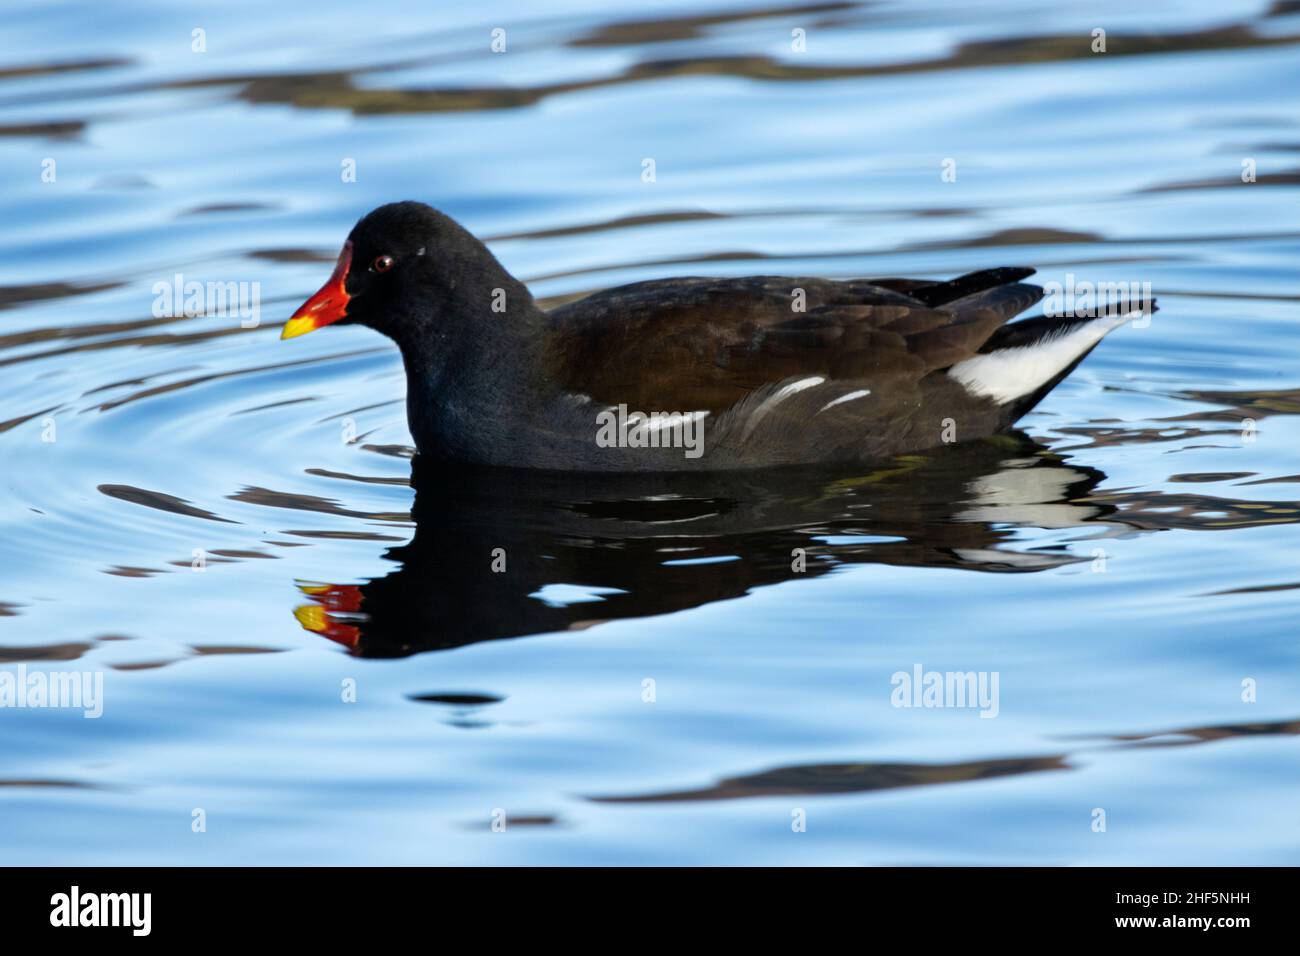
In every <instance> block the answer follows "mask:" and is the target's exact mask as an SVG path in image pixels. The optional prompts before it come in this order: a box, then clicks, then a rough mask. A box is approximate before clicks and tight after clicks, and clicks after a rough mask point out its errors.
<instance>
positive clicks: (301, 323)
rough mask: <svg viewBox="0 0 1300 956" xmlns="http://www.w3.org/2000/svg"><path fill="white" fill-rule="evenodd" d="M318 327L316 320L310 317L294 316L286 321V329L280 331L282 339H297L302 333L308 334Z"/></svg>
mask: <svg viewBox="0 0 1300 956" xmlns="http://www.w3.org/2000/svg"><path fill="white" fill-rule="evenodd" d="M315 328H316V320H315V319H312V318H310V317H304V318H293V319H290V320H289V321H288V322H286V323H284V331H282V332H281V333H280V341H284V340H285V339H296V338H297V337H298V336H300V335H306V334H307V333H308V332H310V331H312V330H313V329H315Z"/></svg>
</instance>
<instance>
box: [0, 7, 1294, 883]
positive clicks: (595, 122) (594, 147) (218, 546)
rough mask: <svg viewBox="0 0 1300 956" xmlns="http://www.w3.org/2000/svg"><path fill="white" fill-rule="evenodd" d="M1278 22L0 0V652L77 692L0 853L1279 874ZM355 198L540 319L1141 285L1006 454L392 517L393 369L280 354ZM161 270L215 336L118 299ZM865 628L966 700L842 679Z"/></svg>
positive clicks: (1288, 471)
mask: <svg viewBox="0 0 1300 956" xmlns="http://www.w3.org/2000/svg"><path fill="white" fill-rule="evenodd" d="M1293 10H1294V5H1292V4H1281V3H1279V4H1275V5H1273V6H1272V7H1270V6H1269V5H1268V4H1266V3H1257V2H1249V3H1247V2H1224V3H1215V4H1209V3H1190V2H1189V3H1182V4H1168V5H1159V6H1157V7H1156V8H1154V9H1147V8H1145V7H1144V6H1143V5H1134V4H1130V3H1123V4H1122V3H1118V2H1107V3H1089V4H1043V3H1028V2H1016V0H1006V2H999V3H988V4H978V5H972V4H966V3H944V2H939V0H932V2H923V3H916V2H910V3H888V2H886V3H871V4H858V3H851V2H845V3H822V4H817V5H812V6H804V7H800V6H799V5H794V6H785V7H781V6H773V7H770V8H762V7H752V6H750V7H746V6H744V5H741V4H738V3H733V2H729V0H718V2H717V3H716V4H713V5H709V6H706V7H703V8H701V7H700V6H699V5H698V4H695V3H687V2H684V0H682V2H676V0H669V2H656V3H651V2H646V0H642V2H640V3H638V4H636V5H634V6H628V7H626V8H625V9H622V10H620V11H619V12H617V13H615V12H612V11H611V10H610V9H609V7H608V5H607V4H598V3H595V2H582V0H564V2H563V3H559V4H547V5H545V6H544V7H538V6H537V5H535V4H526V3H522V2H506V3H492V4H474V5H463V6H460V7H454V6H453V7H451V8H447V7H446V5H439V8H438V9H437V10H436V11H434V10H432V9H431V7H430V6H429V5H428V4H417V3H413V2H400V0H399V2H391V3H387V4H385V5H383V7H382V8H376V10H375V11H374V15H373V16H370V17H366V18H365V19H363V20H358V17H357V10H356V7H355V5H354V4H338V5H325V4H319V3H312V4H306V3H293V2H290V3H285V4H277V5H274V6H268V5H266V4H253V3H244V2H227V3H222V4H219V5H217V4H214V5H212V6H211V8H210V9H202V8H198V9H197V10H194V9H191V10H178V9H177V8H176V7H175V6H174V5H170V4H152V3H144V2H135V3H132V2H127V3H120V4H112V5H97V4H90V3H84V2H81V3H50V4H41V5H37V6H35V7H32V8H25V9H24V10H22V11H21V12H19V13H16V14H14V15H13V16H10V17H7V18H6V23H5V28H4V29H5V35H6V42H5V44H4V46H3V50H4V52H3V61H2V62H0V180H2V181H3V182H4V184H5V189H4V190H3V191H2V192H0V214H2V218H3V221H4V222H5V224H6V226H5V229H4V230H0V368H3V372H2V373H0V465H2V468H3V473H2V474H3V483H4V484H3V495H0V670H3V671H4V672H8V673H14V674H17V673H19V668H25V669H26V671H27V672H28V673H32V672H40V673H47V672H54V671H61V672H75V673H77V674H82V673H85V674H88V675H92V676H94V675H100V676H101V679H102V681H103V701H102V702H103V714H102V716H101V717H99V718H97V719H86V718H84V717H83V716H82V712H81V711H80V710H76V709H72V708H21V709H19V708H0V735H2V737H0V739H2V740H3V743H4V746H3V747H2V748H0V862H4V863H10V864H35V863H170V864H180V865H189V864H211V863H223V864H234V863H259V864H261V863H266V864H269V863H313V864H317V863H319V864H334V863H493V864H508V863H559V864H583V863H614V864H623V863H651V864H658V863H665V864H671V863H678V864H680V863H690V864H694V863H704V864H722V863H756V864H759V863H761V864H787V863H788V864H944V863H949V864H952V863H955V864H966V863H1036V864H1072V865H1090V864H1157V863H1168V864H1268V863H1271V864H1277V863H1290V864H1294V863H1296V862H1297V861H1300V828H1298V825H1297V817H1296V812H1295V809H1296V793H1297V786H1298V785H1300V761H1297V759H1296V757H1297V735H1298V734H1300V671H1298V669H1297V664H1300V643H1298V642H1297V624H1296V621H1297V614H1296V611H1297V602H1298V600H1300V570H1297V562H1296V558H1297V554H1298V553H1300V552H1298V551H1297V548H1296V530H1295V524H1296V523H1297V521H1300V417H1298V416H1300V354H1298V353H1297V348H1296V345H1295V343H1296V341H1297V339H1296V324H1297V322H1300V317H1298V316H1297V301H1298V298H1300V296H1298V292H1297V282H1296V279H1297V268H1296V263H1297V261H1298V260H1297V252H1300V228H1298V221H1297V210H1298V208H1300V207H1297V199H1300V101H1298V100H1297V99H1296V96H1295V90H1296V89H1297V88H1298V81H1300V54H1298V51H1300V15H1298V14H1297V13H1296V12H1291V11H1293ZM701 11H703V12H701ZM498 28H500V29H504V30H505V31H506V32H505V41H506V49H505V51H504V52H501V53H494V52H493V51H492V49H491V43H492V31H493V30H494V29H498ZM1098 28H1101V29H1104V30H1106V34H1107V36H1106V40H1107V49H1106V52H1105V53H1093V52H1091V49H1090V46H1091V44H1092V43H1093V31H1094V30H1095V29H1098ZM196 29H200V30H202V31H204V32H203V33H202V34H200V35H199V36H200V38H201V39H202V41H203V45H204V50H203V52H196V51H195V50H194V49H193V46H194V44H195V42H196V40H195V34H194V33H193V31H194V30H196ZM793 30H803V31H804V36H805V37H806V49H805V50H804V51H803V52H796V51H795V50H793V49H792V46H791V43H792V31H793ZM646 159H653V160H654V165H655V171H656V175H655V179H654V181H653V182H644V181H643V179H642V170H643V162H644V160H646ZM948 159H951V160H954V161H955V169H956V174H957V175H956V179H955V181H944V179H943V177H941V172H942V168H943V164H944V161H945V160H948ZM47 160H53V166H52V167H51V166H50V165H49V164H48V163H47V162H46V161H47ZM1246 160H1253V161H1254V168H1255V181H1254V182H1249V183H1247V182H1243V181H1242V171H1243V161H1246ZM350 168H354V169H355V181H345V179H347V178H348V177H345V176H344V173H345V171H346V170H348V169H350ZM51 169H52V170H53V173H54V175H53V177H52V180H53V181H46V180H47V179H50V178H51V177H50V176H49V175H45V176H43V173H45V172H46V171H47V170H51ZM406 198H413V199H421V200H424V201H427V202H430V203H433V204H434V205H436V206H438V207H439V208H441V209H443V210H444V211H446V212H447V213H449V214H451V215H453V216H455V217H456V218H458V219H459V220H460V221H462V222H463V223H465V224H466V225H467V226H468V227H469V228H470V229H471V230H473V231H474V232H475V233H476V234H478V235H480V236H483V237H485V238H487V239H488V240H489V241H490V245H491V246H492V248H493V250H494V251H495V252H496V253H497V255H498V256H499V257H500V258H501V260H502V261H503V262H504V263H505V264H506V265H507V266H508V267H509V268H510V269H511V270H512V271H513V272H514V273H515V274H516V275H518V276H520V277H521V278H523V279H525V280H526V281H528V282H529V284H530V286H531V287H532V289H533V291H534V292H535V293H536V294H537V295H538V296H539V297H541V298H543V299H546V300H547V301H555V302H558V301H563V300H564V299H565V298H566V297H570V296H573V295H576V294H580V293H585V292H589V291H592V290H596V289H600V288H604V287H607V286H611V285H616V284H619V283H623V282H628V281H634V280H638V279H644V278H654V277H661V276H668V275H674V274H719V275H723V274H725V275H747V274H752V273H760V272H761V273H777V274H780V273H787V274H795V275H826V276H831V277H848V276H862V275H876V276H881V275H917V276H937V277H946V276H950V275H953V274H957V273H960V272H963V271H968V270H973V269H977V268H985V267H991V266H998V265H1022V264H1023V265H1033V266H1036V267H1037V268H1038V269H1039V276H1038V280H1039V281H1042V282H1052V281H1056V282H1061V283H1064V282H1066V281H1067V277H1068V276H1073V277H1074V278H1075V280H1076V281H1082V280H1089V281H1125V282H1134V283H1146V282H1149V283H1151V286H1152V288H1153V289H1154V291H1155V294H1156V295H1157V296H1158V297H1159V299H1160V304H1161V311H1160V312H1159V313H1158V314H1156V315H1155V316H1154V317H1153V318H1152V319H1151V321H1150V322H1149V324H1147V323H1139V326H1140V327H1136V328H1126V329H1124V330H1121V331H1119V332H1116V333H1115V334H1114V335H1112V336H1111V337H1110V339H1108V340H1107V342H1106V343H1105V344H1104V345H1103V346H1102V347H1101V348H1099V349H1098V350H1097V351H1096V352H1095V353H1094V354H1093V355H1092V356H1091V357H1090V358H1089V359H1088V360H1087V361H1086V362H1085V363H1084V365H1083V366H1081V367H1080V369H1079V370H1078V371H1077V372H1076V373H1075V374H1074V375H1072V376H1071V377H1070V379H1069V380H1067V381H1066V382H1065V383H1064V384H1063V385H1061V386H1060V387H1059V388H1058V389H1056V391H1055V392H1054V393H1053V394H1052V396H1051V397H1050V398H1049V399H1048V400H1047V401H1046V402H1045V403H1044V404H1042V405H1041V406H1040V407H1039V408H1038V410H1036V411H1035V412H1034V413H1033V414H1032V415H1030V416H1029V417H1028V418H1026V419H1025V420H1023V421H1022V422H1021V428H1022V430H1023V433H1024V434H1021V435H1017V436H1011V437H1008V438H1006V439H1005V440H1000V441H996V442H984V443H979V444H978V445H976V446H958V447H955V448H947V449H944V450H942V451H941V452H936V453H934V454H931V455H923V456H912V457H909V458H907V459H904V460H901V461H899V462H896V463H891V464H888V465H886V466H882V467H880V468H876V469H871V468H865V467H864V468H863V469H861V470H860V471H859V472H858V473H854V474H849V475H843V474H840V475H822V474H800V475H794V476H781V477H775V476H751V477H749V478H745V479H743V480H740V479H737V480H725V481H724V480H721V479H719V480H718V481H716V482H712V483H711V482H708V481H705V482H703V483H700V482H694V483H691V484H689V485H685V484H683V485H680V486H676V487H670V488H662V487H654V488H647V487H638V486H636V485H635V484H618V483H615V484H614V485H612V486H610V485H601V484H599V483H593V482H586V481H582V480H573V481H567V482H565V481H550V482H548V481H541V480H536V481H529V482H524V481H521V480H520V479H518V478H517V477H501V476H491V475H488V476H483V477H482V478H481V480H479V481H476V482H469V483H466V482H455V481H450V482H440V481H438V480H437V478H438V476H434V480H433V481H431V483H430V485H429V486H428V487H423V486H422V487H421V489H420V495H419V501H418V507H416V502H415V495H414V493H413V491H412V488H411V486H410V483H409V480H408V479H409V475H410V460H409V455H410V452H411V449H410V436H409V434H408V432H407V428H406V422H405V414H404V407H403V403H402V400H403V396H404V380H403V375H402V368H401V364H400V361H399V359H398V357H397V354H396V351H395V349H394V348H393V347H392V346H391V345H390V344H389V343H388V342H387V340H385V339H382V338H380V337H378V336H377V335H375V334H374V333H373V332H369V331H367V330H365V329H362V328H335V329H330V330H328V331H326V332H323V333H320V334H316V335H312V336H309V337H307V338H304V339H301V340H294V341H293V342H291V343H281V342H279V341H278V340H277V336H278V327H279V325H280V323H281V322H282V321H283V320H284V319H285V318H287V317H288V315H289V314H290V313H291V312H292V310H293V308H294V307H295V306H296V305H297V304H298V303H299V302H300V301H301V300H302V299H303V298H305V297H306V296H307V295H308V294H309V293H310V292H312V291H313V290H314V289H316V288H317V286H319V285H320V283H321V282H322V281H323V279H324V278H325V276H326V275H327V274H328V272H329V269H330V263H331V262H332V261H333V258H334V256H335V255H336V254H337V251H338V247H339V245H340V243H341V242H342V239H343V238H344V237H345V236H346V234H347V231H348V229H349V228H350V227H351V225H352V223H353V222H354V221H355V220H356V219H357V218H358V217H359V216H360V215H362V214H364V213H365V212H366V211H368V210H369V209H370V208H372V207H374V206H376V205H379V204H380V203H383V202H388V201H392V200H396V199H406ZM178 273H179V274H181V275H182V276H183V278H184V279H187V280H197V281H200V282H208V281H214V282H237V283H248V284H250V285H249V286H248V288H256V289H257V290H258V296H259V298H258V300H257V301H258V304H259V312H258V315H257V316H256V318H257V319H258V324H257V325H256V327H251V328H245V327H243V325H242V324H241V322H240V317H239V316H238V315H232V314H229V313H228V312H227V313H224V314H219V313H212V312H205V313H204V314H199V315H191V316H188V317H187V316H185V315H184V314H181V313H180V310H177V311H176V314H175V315H174V316H173V315H170V314H163V315H159V314H158V310H157V309H156V308H155V305H156V302H155V300H156V298H157V296H158V294H159V293H158V292H157V291H156V290H155V286H156V285H158V284H162V285H164V286H165V285H168V284H170V283H172V281H173V277H174V276H175V275H176V274H178ZM253 283H256V286H253V285H251V284H253ZM495 548H502V549H504V550H505V552H506V553H507V554H508V555H509V564H508V568H507V571H506V572H505V573H504V574H499V575H494V574H492V573H491V571H490V570H489V568H488V565H489V562H490V560H491V557H490V556H491V554H492V552H493V549H495ZM797 548H802V549H804V552H805V555H806V568H805V569H804V570H802V571H799V570H795V569H793V568H792V552H793V551H794V550H795V549H797ZM196 566H197V568H198V569H197V570H196ZM915 665H920V666H921V667H922V668H923V669H925V670H927V671H938V672H948V671H955V672H967V671H970V672H976V673H978V674H982V675H984V676H985V677H989V676H991V675H996V676H997V680H998V687H999V695H998V700H997V708H996V716H994V717H990V718H984V717H981V716H980V713H979V711H978V710H977V709H975V708H971V707H945V708H915V707H898V706H895V705H894V704H895V701H894V700H893V699H892V693H893V691H894V687H893V685H892V683H891V679H892V677H893V675H895V674H896V673H897V672H899V671H903V672H907V673H911V672H912V669H913V667H914V666H915ZM199 811H201V812H199ZM1098 811H1104V820H1105V829H1104V831H1102V830H1100V829H1099V827H1098V825H1097V823H1096V821H1097V820H1099V819H1100V818H1101V815H1100V814H1099V813H1098ZM494 821H495V822H496V824H497V825H496V826H495V827H494ZM200 822H201V823H202V826H201V827H200V825H199V824H200ZM502 822H504V827H502V825H501V824H502ZM801 824H802V825H801ZM196 830H197V831H198V832H196Z"/></svg>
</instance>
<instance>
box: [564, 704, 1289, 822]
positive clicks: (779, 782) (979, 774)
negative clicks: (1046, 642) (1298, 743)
mask: <svg viewBox="0 0 1300 956" xmlns="http://www.w3.org/2000/svg"><path fill="white" fill-rule="evenodd" d="M1296 734H1300V720H1286V721H1275V722H1272V723H1264V724H1233V725H1227V726H1216V727H1187V728H1183V729H1180V730H1168V731H1160V732H1154V733H1135V734H1118V735H1116V736H1114V737H1112V738H1110V739H1112V740H1116V741H1122V742H1124V743H1125V744H1127V745H1129V746H1142V747H1184V746H1190V745H1193V744H1203V743H1210V742H1214V741H1221V740H1230V739H1233V738H1241V737H1259V736H1266V735H1277V736H1295V735H1296ZM1170 737H1172V738H1177V739H1172V740H1170V739H1164V738H1170ZM1073 756H1075V755H1072V754H1067V753H1061V754H1048V755H1043V756H1037V757H1007V758H1001V759H996V760H974V761H967V762H963V763H948V764H909V763H845V764H810V765H807V766H798V767H778V768H777V769H775V770H765V771H762V772H761V773H755V774H746V775H744V776H740V777H728V778H726V779H723V780H719V781H718V782H717V783H716V784H713V785H712V786H708V787H701V788H700V789H698V790H676V791H667V792H663V793H650V794H643V795H636V796H605V797H590V798H588V799H590V800H592V801H593V802H594V803H680V802H688V801H699V800H738V799H743V798H745V797H773V796H796V795H798V796H833V795H835V794H844V793H865V792H867V791H871V790H892V789H895V788H898V787H929V786H934V785H936V784H951V783H970V782H973V781H979V780H991V779H994V778H996V777H1007V776H1014V775H1019V774H1029V773H1039V772H1041V771H1044V770H1072V769H1075V765H1074V764H1072V763H1070V760H1071V758H1072V757H1073Z"/></svg>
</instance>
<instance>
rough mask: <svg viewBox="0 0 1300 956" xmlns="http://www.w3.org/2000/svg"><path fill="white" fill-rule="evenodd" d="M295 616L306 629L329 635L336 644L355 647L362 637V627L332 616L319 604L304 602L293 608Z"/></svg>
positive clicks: (321, 634) (322, 635)
mask: <svg viewBox="0 0 1300 956" xmlns="http://www.w3.org/2000/svg"><path fill="white" fill-rule="evenodd" d="M293 616H294V617H296V618H297V619H298V623H299V624H301V625H302V626H303V629H304V630H308V631H311V632H312V633H313V634H319V635H320V636H321V637H327V638H329V639H330V640H331V641H334V642H335V643H336V644H342V645H343V646H344V647H346V648H349V649H351V648H354V647H356V646H357V641H359V640H360V639H361V629H360V628H359V627H357V626H356V625H355V624H344V623H342V622H341V621H336V620H334V619H333V618H332V617H330V615H329V612H328V611H327V610H325V608H323V607H321V606H320V605H319V604H304V605H302V606H301V607H296V608H294V609H293Z"/></svg>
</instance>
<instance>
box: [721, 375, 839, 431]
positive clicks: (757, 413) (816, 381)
mask: <svg viewBox="0 0 1300 956" xmlns="http://www.w3.org/2000/svg"><path fill="white" fill-rule="evenodd" d="M824 381H826V379H824V378H822V377H821V376H820V375H813V376H810V377H809V378H801V379H799V381H797V382H791V383H790V384H789V385H785V386H782V387H781V388H780V389H778V390H777V391H776V392H775V393H773V395H772V397H771V398H767V399H764V400H763V403H762V404H761V405H759V406H758V408H756V409H754V411H753V412H752V413H751V414H750V416H749V421H747V422H746V423H745V431H744V434H743V436H742V437H743V438H748V437H749V436H750V435H751V434H752V433H753V431H754V429H755V428H756V427H758V423H759V422H761V421H762V420H763V419H764V418H765V417H767V413H768V412H770V411H771V410H772V409H773V408H775V407H776V406H777V404H779V403H780V402H782V401H784V400H785V399H787V398H789V397H790V396H791V395H794V394H796V393H797V392H802V391H803V390H804V389H806V388H815V387H816V386H818V385H820V384H821V383H822V382H824Z"/></svg>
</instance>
